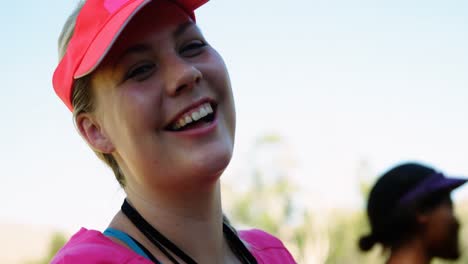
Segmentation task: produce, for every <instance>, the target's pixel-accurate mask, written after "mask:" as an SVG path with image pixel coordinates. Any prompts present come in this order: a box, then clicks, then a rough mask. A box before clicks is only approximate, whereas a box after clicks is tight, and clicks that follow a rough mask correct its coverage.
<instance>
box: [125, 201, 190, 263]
mask: <svg viewBox="0 0 468 264" xmlns="http://www.w3.org/2000/svg"><path fill="white" fill-rule="evenodd" d="M122 212H123V213H124V214H125V215H126V216H127V217H128V218H129V219H130V221H132V223H133V224H134V225H135V226H136V227H137V228H138V229H139V230H140V232H142V233H143V234H144V235H145V236H146V237H147V238H148V239H149V240H150V241H151V242H152V243H153V244H154V245H155V246H157V247H158V248H159V249H160V250H161V251H162V253H163V254H164V255H166V257H168V258H169V259H170V260H171V261H172V262H173V263H174V264H179V262H177V260H175V259H174V257H173V256H172V255H171V254H169V252H167V250H165V249H164V248H167V249H169V250H170V251H172V252H173V253H174V254H175V255H176V256H178V257H179V258H181V259H182V260H183V261H185V262H186V263H187V264H197V262H196V261H195V260H193V259H192V258H191V257H189V256H188V255H187V254H185V252H183V251H182V250H181V249H180V248H179V247H177V246H176V245H175V244H174V243H172V242H171V241H170V240H169V239H167V238H166V237H165V236H164V235H163V234H161V233H160V232H159V231H158V230H156V229H155V228H154V227H152V226H151V225H150V224H149V223H148V222H147V221H146V220H145V219H144V218H143V217H142V216H141V215H140V214H139V213H138V212H137V210H136V209H135V208H133V206H131V205H130V204H129V203H128V202H127V199H125V200H124V203H123V204H122Z"/></svg>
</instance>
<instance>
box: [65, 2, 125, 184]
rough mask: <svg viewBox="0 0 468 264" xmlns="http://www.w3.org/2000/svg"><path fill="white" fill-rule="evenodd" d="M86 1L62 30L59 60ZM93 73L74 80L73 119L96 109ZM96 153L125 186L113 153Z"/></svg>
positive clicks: (80, 4) (69, 18)
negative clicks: (92, 83) (92, 85)
mask: <svg viewBox="0 0 468 264" xmlns="http://www.w3.org/2000/svg"><path fill="white" fill-rule="evenodd" d="M84 3H85V1H80V2H79V3H78V6H77V7H76V8H75V10H74V11H73V13H72V14H71V15H70V16H69V17H68V19H67V21H66V22H65V24H64V26H63V29H62V32H61V33H60V36H59V39H58V53H59V60H61V59H62V58H63V56H64V55H65V52H66V50H67V47H68V44H69V42H70V39H71V37H72V36H73V32H74V30H75V24H76V18H77V17H78V14H79V13H80V11H81V8H82V7H83V5H84ZM90 76H91V75H87V76H84V77H82V78H79V79H77V80H75V81H74V82H73V94H72V105H73V119H74V120H75V121H76V118H77V116H78V115H79V114H81V113H92V112H93V111H94V109H95V107H94V106H95V102H94V96H93V93H92V89H91V77H90ZM94 153H95V154H96V155H97V156H98V157H99V158H100V159H101V160H102V161H104V163H106V164H107V165H108V166H109V167H110V168H111V169H112V170H113V171H114V174H115V178H116V179H117V181H118V182H119V184H120V185H121V186H122V187H124V186H125V177H124V174H123V172H122V170H121V169H120V167H119V164H117V161H116V160H115V158H114V157H113V156H112V155H111V154H107V153H102V152H99V151H94Z"/></svg>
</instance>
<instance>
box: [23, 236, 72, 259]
mask: <svg viewBox="0 0 468 264" xmlns="http://www.w3.org/2000/svg"><path fill="white" fill-rule="evenodd" d="M66 242H67V237H66V236H65V235H64V234H63V233H61V232H56V233H54V234H53V235H52V237H51V239H50V242H49V246H48V249H47V253H46V255H45V256H44V257H42V258H41V259H39V260H36V261H31V262H27V263H28V264H48V263H50V261H51V260H52V258H53V257H54V256H55V254H56V253H57V252H58V251H59V249H60V248H62V247H63V245H65V243H66Z"/></svg>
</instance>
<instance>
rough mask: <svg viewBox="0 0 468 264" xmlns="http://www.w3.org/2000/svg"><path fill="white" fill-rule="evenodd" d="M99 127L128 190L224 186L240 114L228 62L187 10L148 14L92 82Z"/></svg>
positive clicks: (158, 8) (166, 5)
mask: <svg viewBox="0 0 468 264" xmlns="http://www.w3.org/2000/svg"><path fill="white" fill-rule="evenodd" d="M91 84H92V87H93V96H95V99H96V110H95V116H94V117H95V122H96V124H98V125H97V126H98V130H99V131H100V132H101V133H102V136H103V137H105V139H106V140H108V142H109V145H108V149H106V150H105V151H106V152H108V153H112V154H113V156H114V157H115V158H116V160H117V162H118V163H119V166H120V167H121V168H122V170H123V172H124V174H125V175H126V184H127V186H128V185H131V184H137V185H140V186H153V187H154V186H162V187H172V188H174V187H176V186H177V187H180V188H184V186H185V187H187V186H194V185H193V184H194V183H195V184H197V183H202V182H207V181H212V182H214V181H215V180H217V179H218V177H219V175H220V174H221V173H222V171H223V170H224V169H225V168H226V166H227V165H228V163H229V161H230V159H231V155H232V150H233V143H234V130H235V109H234V102H233V96H232V90H231V84H230V80H229V76H228V73H227V70H226V66H225V64H224V62H223V60H222V58H221V57H220V55H219V54H218V53H217V52H216V51H215V50H214V49H213V48H212V47H211V46H209V44H207V42H206V40H205V39H204V37H203V35H202V34H201V32H200V30H199V29H198V27H197V26H196V25H195V24H194V23H193V21H192V20H191V19H190V17H189V16H188V15H187V14H186V13H185V12H183V11H182V10H181V9H180V8H179V7H177V6H176V5H174V4H172V3H170V2H169V1H167V0H158V1H154V2H152V3H150V4H149V5H148V6H146V7H144V8H143V9H142V10H141V11H140V12H139V13H138V14H137V15H136V17H134V18H133V19H132V20H131V22H130V23H129V24H128V25H127V27H126V28H125V30H124V31H123V32H122V34H121V35H120V36H119V38H118V39H117V41H116V43H115V44H114V46H113V47H112V49H111V50H110V52H109V53H108V55H107V56H106V58H105V60H104V61H103V63H102V64H101V66H100V67H99V68H98V69H97V70H96V72H95V73H94V74H93V77H92V83H91Z"/></svg>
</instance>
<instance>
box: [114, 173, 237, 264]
mask: <svg viewBox="0 0 468 264" xmlns="http://www.w3.org/2000/svg"><path fill="white" fill-rule="evenodd" d="M140 191H142V190H138V192H136V190H135V191H133V190H131V189H126V192H127V200H128V202H129V203H130V204H131V205H132V206H133V207H134V208H135V209H136V210H137V211H138V212H139V213H140V214H141V215H142V216H143V218H145V220H146V221H147V222H148V223H150V224H151V225H152V226H153V227H154V228H156V229H157V230H158V231H159V232H161V233H162V234H163V235H164V236H165V237H167V238H168V239H169V240H171V241H172V242H173V243H174V244H176V245H177V246H178V247H179V248H180V249H181V250H183V251H184V252H185V253H186V254H188V255H189V256H190V257H192V258H193V259H195V260H196V261H197V262H198V263H225V262H227V261H226V260H227V259H229V258H232V256H231V255H232V253H231V252H230V250H229V249H228V246H227V245H226V242H225V239H224V235H223V225H222V223H223V220H222V218H223V217H222V209H221V195H220V184H219V180H218V181H216V183H214V185H213V186H211V188H198V189H197V191H194V192H190V191H186V192H178V193H177V194H172V195H171V194H170V193H168V192H154V191H153V192H151V195H145V193H144V191H143V192H140ZM111 226H113V227H115V228H118V229H121V230H122V231H125V232H128V233H129V234H131V235H132V236H134V237H135V238H136V239H137V240H139V241H140V243H142V244H143V245H144V246H145V247H147V248H148V249H149V250H150V251H151V252H152V253H154V254H155V256H156V257H157V258H160V257H158V256H161V254H160V253H161V252H159V250H158V249H157V248H156V247H155V246H154V245H153V244H152V243H151V242H150V241H149V240H147V239H146V237H144V235H143V234H141V232H139V231H138V230H137V228H136V227H135V226H134V225H133V223H131V222H130V220H128V219H127V218H126V216H124V215H123V214H122V213H121V212H119V214H118V215H117V216H116V218H115V219H114V221H113V222H112V223H111ZM194 238H199V239H194ZM200 239H202V240H203V243H200Z"/></svg>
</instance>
